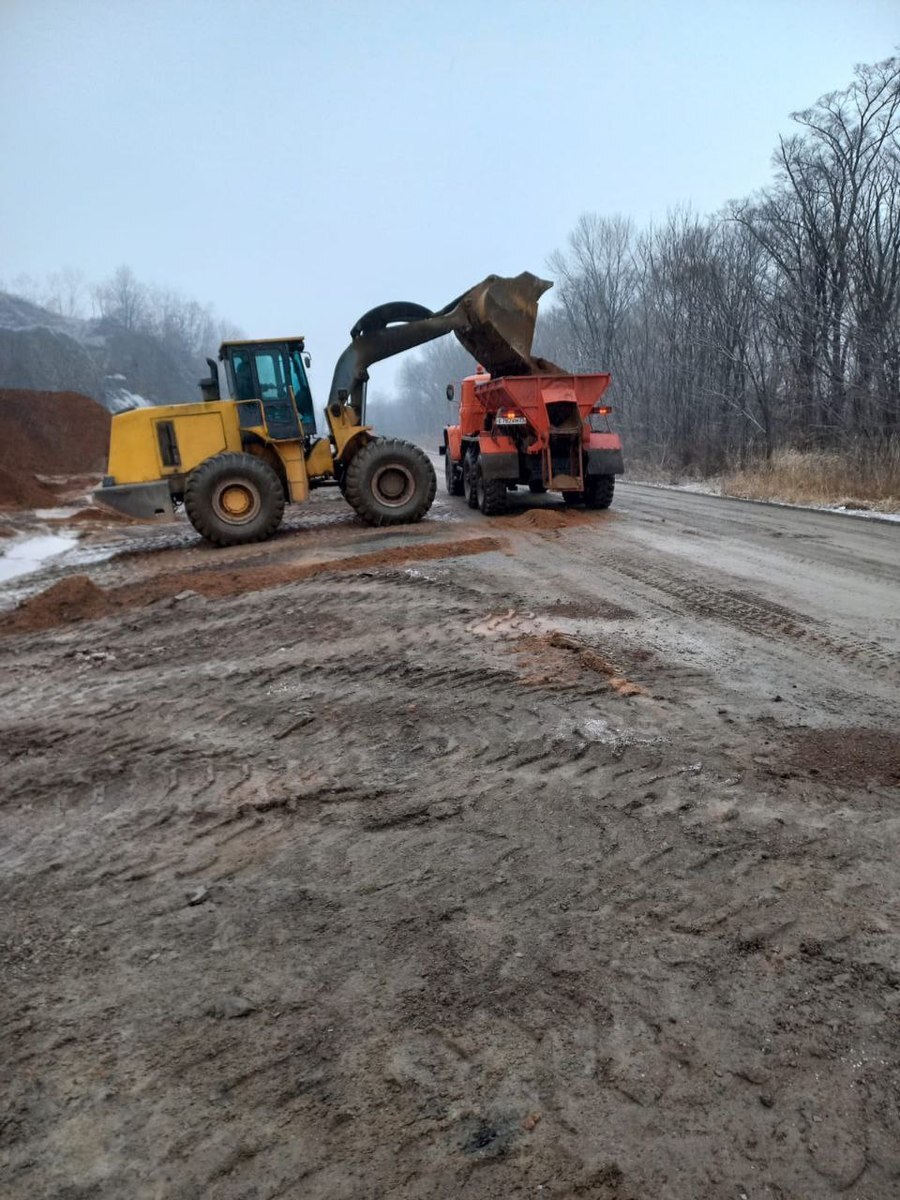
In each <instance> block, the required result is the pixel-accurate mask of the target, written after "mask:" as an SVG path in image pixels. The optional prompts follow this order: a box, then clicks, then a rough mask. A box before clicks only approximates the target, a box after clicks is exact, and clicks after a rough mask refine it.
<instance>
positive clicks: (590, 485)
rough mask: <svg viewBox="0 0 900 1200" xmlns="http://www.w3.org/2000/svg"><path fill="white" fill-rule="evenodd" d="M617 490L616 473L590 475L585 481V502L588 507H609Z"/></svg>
mask: <svg viewBox="0 0 900 1200" xmlns="http://www.w3.org/2000/svg"><path fill="white" fill-rule="evenodd" d="M615 490H616V477H615V475H588V476H586V477H585V481H584V502H585V504H586V505H587V506H588V508H609V506H610V505H611V504H612V500H613V492H614V491H615Z"/></svg>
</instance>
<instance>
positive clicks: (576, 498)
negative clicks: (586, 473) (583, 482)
mask: <svg viewBox="0 0 900 1200" xmlns="http://www.w3.org/2000/svg"><path fill="white" fill-rule="evenodd" d="M562 498H563V500H564V501H565V503H566V504H568V506H569V508H574V507H575V505H576V504H584V492H563V494H562Z"/></svg>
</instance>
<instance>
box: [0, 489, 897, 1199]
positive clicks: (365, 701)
mask: <svg viewBox="0 0 900 1200" xmlns="http://www.w3.org/2000/svg"><path fill="white" fill-rule="evenodd" d="M539 500H540V502H539V503H537V504H535V503H534V498H532V497H530V496H525V495H516V497H514V502H513V508H512V511H511V513H510V515H509V516H507V517H503V518H498V519H495V520H490V521H488V520H485V519H483V518H481V517H480V516H479V515H478V514H477V513H476V514H472V513H470V511H469V510H468V509H467V508H465V507H464V505H463V502H462V501H455V500H452V501H451V500H449V499H447V498H446V497H439V500H438V503H437V504H436V506H435V508H434V510H433V512H432V514H431V516H430V518H429V519H428V520H427V521H425V522H424V523H423V524H421V525H419V526H416V527H412V528H408V529H401V530H393V531H390V530H388V531H378V530H369V529H365V528H364V527H362V526H361V525H359V524H357V523H356V521H355V520H354V519H353V517H352V515H351V514H350V513H349V511H348V510H347V508H346V506H344V504H343V502H342V501H341V500H340V498H339V497H337V496H336V495H334V494H330V495H325V496H317V497H316V498H315V500H314V501H313V502H312V503H311V504H310V505H307V506H305V507H303V508H300V509H298V510H296V511H294V512H293V513H292V514H291V516H290V520H289V523H288V525H287V526H286V527H285V529H284V531H283V532H282V533H281V534H280V535H279V536H278V537H277V538H276V539H274V540H273V541H272V542H270V543H267V544H265V545H262V546H253V547H250V548H247V549H244V550H228V551H215V550H211V549H208V548H206V547H204V546H203V545H201V544H200V543H199V542H198V541H197V540H196V538H195V537H194V535H193V533H192V531H190V529H189V528H188V527H186V526H184V525H175V526H159V527H156V526H153V527H131V526H129V527H127V528H125V529H116V530H115V531H112V530H110V531H104V530H103V529H102V528H97V529H95V530H94V532H92V533H91V534H90V538H91V539H93V540H94V541H95V542H99V543H102V541H103V538H104V537H107V536H108V537H109V538H110V539H112V540H111V542H110V545H111V546H112V547H113V548H114V549H115V551H116V553H115V554H114V555H113V556H112V557H111V558H109V559H108V560H107V561H95V562H89V563H88V565H87V566H85V565H83V564H81V565H77V564H76V565H63V566H59V565H56V566H54V565H53V564H52V563H51V564H48V566H47V567H46V568H45V569H44V570H43V571H42V572H41V573H39V574H38V575H37V576H31V577H29V578H28V580H27V581H23V580H21V579H19V580H16V581H15V582H16V587H17V589H18V590H17V591H15V592H14V593H13V592H11V591H7V592H6V593H3V594H0V604H5V607H4V609H3V611H2V613H0V616H2V625H3V637H2V638H0V696H2V728H0V791H2V805H0V960H2V975H0V978H2V989H0V1012H2V1047H3V1050H2V1073H3V1086H2V1109H0V1192H2V1194H3V1195H4V1196H10V1197H16V1198H22V1200H25V1198H29V1200H31V1198H32V1197H57V1198H59V1200H63V1198H65V1200H75V1198H76V1197H77V1198H78V1200H87V1198H95V1197H96V1198H103V1200H107V1198H108V1200H119V1198H121V1197H126V1196H127V1197H129V1198H130V1200H170V1198H176V1200H193V1198H195V1197H196V1198H200V1197H202V1198H204V1200H206V1198H214V1200H274V1198H275V1197H303V1198H304V1200H307V1198H309V1200H319V1198H321V1200H325V1198H327V1200H361V1198H371V1200H375V1198H379V1200H380V1198H382V1197H383V1198H388V1197H389V1198H391V1200H394V1198H398V1200H412V1198H420V1197H453V1198H456V1197H461V1198H472V1200H476V1198H477V1200H484V1198H496V1200H501V1198H503V1200H505V1198H506V1197H513V1196H522V1197H526V1196H528V1197H570V1198H573V1200H574V1198H576V1197H577V1198H579V1200H669V1198H671V1200H706V1198H710V1200H712V1198H716V1200H719V1198H722V1200H741V1198H744V1200H762V1198H776V1200H788V1198H791V1200H811V1198H816V1200H824V1198H829V1197H854V1198H857V1200H875V1198H882V1197H883V1198H887V1197H896V1196H897V1195H898V1194H900V1110H898V1105H897V1096H898V1094H900V935H898V929H900V897H898V866H897V864H898V861H900V811H898V799H900V793H898V784H900V742H898V708H900V706H898V694H900V527H898V526H895V525H887V524H881V523H878V522H875V521H864V520H859V519H853V518H849V517H841V516H834V515H828V514H816V513H809V512H803V511H796V510H792V509H786V508H772V507H767V506H761V505H753V504H745V503H741V502H737V501H730V500H718V499H710V498H708V497H703V496H693V495H685V494H682V493H676V492H667V491H661V490H655V489H650V488H643V487H637V486H623V487H621V488H620V490H619V493H618V495H617V498H616V501H615V504H614V507H613V509H612V510H611V511H610V512H609V513H597V514H587V513H584V512H577V511H567V510H564V509H563V508H561V507H560V506H559V505H558V504H557V502H556V501H555V500H554V499H552V498H550V497H543V498H539ZM26 583H27V587H26V588H25V590H24V591H23V586H24V584H26ZM29 592H30V593H31V594H28V593H29ZM4 597H5V599H4ZM14 602H15V603H18V607H13V604H14Z"/></svg>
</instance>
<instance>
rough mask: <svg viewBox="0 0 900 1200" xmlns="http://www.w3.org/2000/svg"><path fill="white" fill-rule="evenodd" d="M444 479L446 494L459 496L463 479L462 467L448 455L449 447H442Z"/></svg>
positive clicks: (461, 491) (461, 492)
mask: <svg viewBox="0 0 900 1200" xmlns="http://www.w3.org/2000/svg"><path fill="white" fill-rule="evenodd" d="M444 479H445V480H446V483H447V495H448V496H461V495H462V494H463V479H462V468H461V467H459V466H457V464H456V463H455V462H454V461H453V459H452V458H451V457H450V447H449V446H446V447H445V448H444Z"/></svg>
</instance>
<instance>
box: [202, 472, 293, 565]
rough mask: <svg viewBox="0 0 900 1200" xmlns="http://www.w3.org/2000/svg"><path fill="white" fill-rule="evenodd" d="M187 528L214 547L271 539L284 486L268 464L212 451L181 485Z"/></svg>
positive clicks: (282, 512)
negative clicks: (189, 526) (193, 529)
mask: <svg viewBox="0 0 900 1200" xmlns="http://www.w3.org/2000/svg"><path fill="white" fill-rule="evenodd" d="M184 508H185V512H186V513H187V515H188V519H189V520H190V522H191V524H192V525H193V527H194V528H195V529H196V530H197V532H198V533H199V534H200V535H201V537H205V538H206V540H207V541H208V542H212V543H213V544H214V545H216V546H242V545H245V544H246V543H247V542H261V541H264V540H265V539H266V538H267V537H271V536H272V534H273V533H274V532H275V530H276V529H277V528H278V526H279V525H280V524H281V518H282V515H283V514H284V489H283V488H282V486H281V480H280V479H279V478H278V476H277V475H276V474H275V472H274V471H273V470H272V468H271V467H270V466H269V464H268V463H266V462H263V460H262V459H261V458H256V457H255V456H254V455H252V454H217V455H215V456H214V457H213V458H208V459H207V460H206V462H202V463H201V464H200V466H199V467H195V468H194V470H193V471H191V473H190V475H188V477H187V482H186V483H185V487H184Z"/></svg>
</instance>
